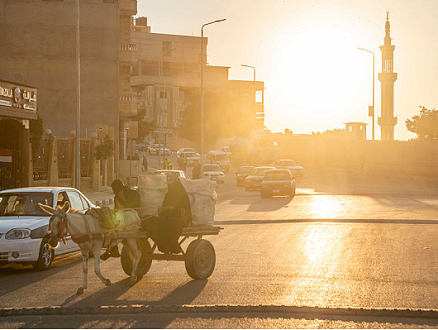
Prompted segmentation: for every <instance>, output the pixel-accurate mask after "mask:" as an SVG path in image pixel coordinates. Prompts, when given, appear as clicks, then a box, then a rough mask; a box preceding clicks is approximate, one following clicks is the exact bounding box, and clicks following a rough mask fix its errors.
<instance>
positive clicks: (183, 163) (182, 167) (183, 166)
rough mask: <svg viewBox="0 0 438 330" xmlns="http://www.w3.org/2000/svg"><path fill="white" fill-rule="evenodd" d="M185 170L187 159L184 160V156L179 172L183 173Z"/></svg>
mask: <svg viewBox="0 0 438 330" xmlns="http://www.w3.org/2000/svg"><path fill="white" fill-rule="evenodd" d="M186 169H187V158H186V156H184V158H183V160H182V163H181V170H183V171H184V172H185V171H186Z"/></svg>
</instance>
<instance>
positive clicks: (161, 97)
mask: <svg viewBox="0 0 438 330" xmlns="http://www.w3.org/2000/svg"><path fill="white" fill-rule="evenodd" d="M160 99H167V92H166V91H160Z"/></svg>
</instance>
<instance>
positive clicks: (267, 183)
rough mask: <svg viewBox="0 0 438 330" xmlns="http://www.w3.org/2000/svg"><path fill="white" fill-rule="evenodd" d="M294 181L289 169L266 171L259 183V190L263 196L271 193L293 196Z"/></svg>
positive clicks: (269, 195)
mask: <svg viewBox="0 0 438 330" xmlns="http://www.w3.org/2000/svg"><path fill="white" fill-rule="evenodd" d="M295 190H296V183H295V179H294V176H293V175H292V173H291V172H290V171H289V170H272V171H268V172H266V174H265V177H264V178H263V181H262V183H261V187H260V191H261V195H262V197H263V198H267V197H271V196H272V195H280V196H290V197H294V196H295Z"/></svg>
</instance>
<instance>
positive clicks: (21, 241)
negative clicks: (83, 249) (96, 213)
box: [0, 187, 94, 270]
mask: <svg viewBox="0 0 438 330" xmlns="http://www.w3.org/2000/svg"><path fill="white" fill-rule="evenodd" d="M66 201H68V202H70V205H71V207H72V208H74V209H77V210H81V211H86V210H88V209H90V208H91V207H94V205H93V203H91V202H90V201H89V200H88V199H87V197H85V196H84V195H83V194H82V193H81V192H80V191H79V190H76V189H74V188H65V187H59V188H56V187H55V188H53V187H40V188H36V187H33V188H19V189H8V190H3V191H0V264H6V263H22V264H32V265H33V267H34V269H35V270H46V269H49V268H50V266H51V265H52V262H53V259H54V257H55V254H56V255H59V254H64V253H67V252H72V251H76V250H79V246H78V245H77V244H76V243H74V242H73V241H72V240H71V239H70V237H67V239H66V243H67V244H66V245H64V244H60V246H59V248H57V249H56V250H54V249H51V248H50V246H49V244H48V237H49V230H50V229H49V220H50V215H48V214H47V213H45V212H44V211H43V210H42V209H41V208H40V207H39V206H38V203H41V204H45V205H49V206H51V207H53V208H56V206H57V205H64V203H65V202H66Z"/></svg>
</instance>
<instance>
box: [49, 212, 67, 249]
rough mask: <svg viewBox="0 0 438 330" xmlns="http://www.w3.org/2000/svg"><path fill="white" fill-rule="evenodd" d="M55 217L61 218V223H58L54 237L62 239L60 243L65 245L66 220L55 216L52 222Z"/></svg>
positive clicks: (58, 215) (60, 215) (62, 216)
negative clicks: (57, 230)
mask: <svg viewBox="0 0 438 330" xmlns="http://www.w3.org/2000/svg"><path fill="white" fill-rule="evenodd" d="M56 217H59V218H61V221H59V223H58V229H59V233H58V234H57V235H56V237H58V238H59V239H62V242H63V243H64V245H67V242H66V241H65V237H66V236H67V218H66V217H65V216H64V215H62V214H56V215H54V216H53V217H52V221H53V219H54V218H56ZM52 221H51V222H52ZM49 228H50V226H49ZM64 231H65V234H63V232H64Z"/></svg>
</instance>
